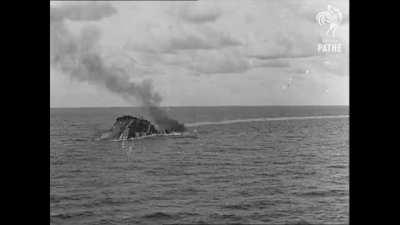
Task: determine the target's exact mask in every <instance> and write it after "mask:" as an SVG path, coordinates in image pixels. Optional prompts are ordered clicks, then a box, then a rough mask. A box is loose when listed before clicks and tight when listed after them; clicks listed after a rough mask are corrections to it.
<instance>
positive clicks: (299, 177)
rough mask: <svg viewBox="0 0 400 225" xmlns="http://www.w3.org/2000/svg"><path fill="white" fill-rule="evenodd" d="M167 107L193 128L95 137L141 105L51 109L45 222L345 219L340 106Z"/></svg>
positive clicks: (345, 136) (344, 111) (345, 138)
mask: <svg viewBox="0 0 400 225" xmlns="http://www.w3.org/2000/svg"><path fill="white" fill-rule="evenodd" d="M166 110H167V112H168V114H170V115H171V116H172V117H174V118H176V119H178V120H179V121H181V122H184V123H186V124H188V127H189V130H190V131H192V132H195V133H196V134H197V138H193V137H180V138H177V137H175V138H174V137H154V138H148V139H142V140H136V141H125V142H118V141H95V138H96V137H97V136H98V134H99V132H101V131H102V130H104V129H109V128H111V126H112V124H113V123H114V121H115V119H116V117H117V116H121V115H124V114H131V115H144V117H146V114H145V113H144V112H142V111H141V109H140V108H79V109H78V108H76V109H51V111H50V138H51V139H50V148H51V149H50V157H51V158H50V173H51V174H50V184H51V187H50V209H51V215H50V219H51V224H73V225H77V224H172V223H189V224H190V223H192V224H201V223H206V224H233V223H235V224H345V223H348V219H349V171H348V169H349V166H348V163H349V133H348V131H349V119H348V117H347V115H348V107H343V106H330V107H321V106H319V107H316V106H291V107H282V106H267V107H172V108H166ZM343 115H344V116H343Z"/></svg>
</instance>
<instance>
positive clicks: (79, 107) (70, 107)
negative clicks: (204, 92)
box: [50, 104, 349, 109]
mask: <svg viewBox="0 0 400 225" xmlns="http://www.w3.org/2000/svg"><path fill="white" fill-rule="evenodd" d="M265 106H280V107H281V106H289V107H290V106H322V107H323V106H347V107H349V104H347V105H344V104H343V105H203V106H202V105H170V106H167V105H166V106H160V107H161V108H169V107H170V108H178V107H191V108H196V107H197V108H199V107H210V108H211V107H265ZM144 107H145V106H67V107H52V106H50V109H82V108H144Z"/></svg>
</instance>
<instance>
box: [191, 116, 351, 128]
mask: <svg viewBox="0 0 400 225" xmlns="http://www.w3.org/2000/svg"><path fill="white" fill-rule="evenodd" d="M347 117H349V115H334V116H292V117H269V118H252V119H236V120H224V121H216V122H197V123H187V124H185V126H187V127H198V126H206V125H218V124H232V123H248V122H262V121H280V120H309V119H329V118H347Z"/></svg>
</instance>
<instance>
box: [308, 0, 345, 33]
mask: <svg viewBox="0 0 400 225" xmlns="http://www.w3.org/2000/svg"><path fill="white" fill-rule="evenodd" d="M342 17H343V16H342V13H341V12H340V10H339V9H338V8H335V7H333V6H331V5H328V10H326V11H322V12H319V13H318V14H317V16H316V17H315V18H316V19H317V21H318V23H319V25H321V26H323V25H325V24H329V29H328V30H327V31H326V35H328V36H332V37H335V31H336V29H337V28H338V26H339V24H340V22H341V21H342Z"/></svg>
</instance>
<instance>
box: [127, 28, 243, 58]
mask: <svg viewBox="0 0 400 225" xmlns="http://www.w3.org/2000/svg"><path fill="white" fill-rule="evenodd" d="M157 33H158V31H150V32H149V33H148V38H147V39H146V40H145V41H138V42H130V43H128V44H127V47H128V48H130V49H132V50H135V51H143V52H159V53H174V52H177V51H184V50H213V49H222V48H227V47H235V46H240V45H242V42H241V41H239V40H237V39H235V38H233V37H232V36H230V35H229V34H228V33H225V32H220V31H216V30H214V29H212V28H207V27H197V28H194V29H184V28H181V29H175V30H170V31H169V33H164V35H165V36H164V37H160V36H159V35H157Z"/></svg>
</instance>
